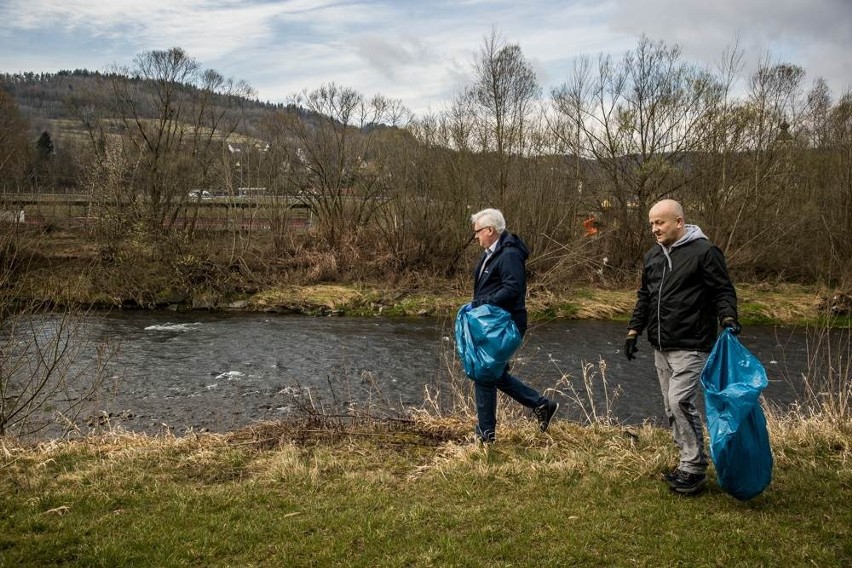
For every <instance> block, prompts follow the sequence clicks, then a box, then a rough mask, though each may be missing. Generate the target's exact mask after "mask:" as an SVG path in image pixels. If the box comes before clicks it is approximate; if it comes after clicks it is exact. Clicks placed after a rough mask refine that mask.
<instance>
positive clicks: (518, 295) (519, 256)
mask: <svg viewBox="0 0 852 568" xmlns="http://www.w3.org/2000/svg"><path fill="white" fill-rule="evenodd" d="M529 254H530V253H529V250H528V249H527V246H526V245H525V244H524V242H523V241H522V240H521V239H520V237H518V236H517V235H515V234H512V233H510V232H508V231H503V234H502V235H500V239H499V240H498V241H497V245H496V247H495V249H494V253H493V254H492V255H491V257H490V258H488V259H487V262H486V255H485V253H483V254H482V256H481V257H480V259H479V262H477V263H476V269H475V270H474V272H473V302H471V304H472V306H473V307H474V308H475V307H477V306H481V305H482V304H493V305H495V306H499V307H501V308H503V309H504V310H506V311H507V312H509V313H510V314H511V315H512V320H514V322H515V325H517V326H518V331H519V332H521V335H523V334H524V332H526V330H527V307H526V295H527V272H526V260H527V257H528V256H529ZM483 262H485V268H484V269H482V263H483ZM481 269H482V274H481V275H480V270H481Z"/></svg>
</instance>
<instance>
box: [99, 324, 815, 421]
mask: <svg viewBox="0 0 852 568" xmlns="http://www.w3.org/2000/svg"><path fill="white" fill-rule="evenodd" d="M85 330H86V331H85V333H87V334H88V336H89V337H87V339H89V340H90V341H93V342H95V343H98V342H108V343H109V345H111V346H112V347H113V348H114V349H115V353H114V354H113V356H112V358H111V360H110V362H109V366H108V375H109V377H110V378H111V380H110V381H109V384H110V388H109V389H108V390H107V391H106V392H105V393H104V394H103V396H101V397H100V398H99V400H98V401H97V408H96V409H94V412H95V414H94V415H102V416H103V415H112V416H113V420H114V421H120V422H121V424H122V426H123V427H124V428H126V429H129V430H134V431H144V432H158V431H162V430H163V429H164V428H167V429H169V430H171V431H173V432H175V433H177V434H180V433H184V432H186V431H188V430H190V429H193V430H196V431H197V430H210V431H217V432H223V431H229V430H233V429H235V428H238V427H241V426H245V425H247V424H250V423H252V422H255V421H259V420H268V419H276V418H284V417H286V416H288V415H289V414H291V413H292V412H294V410H295V407H297V406H313V407H314V408H322V409H323V410H324V411H330V410H332V409H334V408H337V409H339V408H341V407H345V406H346V405H347V404H350V403H357V404H358V405H359V406H360V407H361V408H365V407H369V408H373V407H375V408H379V407H388V406H389V407H393V408H397V409H399V408H402V407H403V406H415V407H419V406H422V405H423V403H424V399H425V393H426V388H427V387H428V388H429V389H430V390H431V392H433V393H434V392H438V391H440V392H441V393H442V396H444V397H445V398H446V395H447V391H449V390H451V388H450V382H451V381H450V373H451V372H456V373H457V372H458V370H457V367H456V369H455V371H452V367H453V365H452V363H453V361H454V360H455V358H454V352H453V340H452V335H453V333H452V321H451V320H449V319H435V318H418V319H398V318H394V319H390V318H312V317H305V316H286V315H272V314H258V313H225V314H222V313H215V314H214V313H206V312H191V313H176V312H162V311H160V312H143V311H139V312H117V313H112V314H102V315H95V316H93V317H92V319H91V320H90V322H89V324H88V326H87V327H86V328H85ZM624 334H625V324H624V323H617V322H599V321H564V320H559V321H551V322H547V323H539V324H533V325H532V326H531V327H530V330H529V331H528V333H527V336H526V339H525V343H524V345H523V346H522V348H521V349H520V350H519V351H518V353H517V357H516V360H515V362H514V366H513V373H514V374H515V375H517V376H518V377H520V378H522V379H523V380H525V381H527V382H528V383H530V384H531V385H533V386H534V387H536V388H538V389H557V390H556V392H554V393H553V396H554V398H556V399H557V400H559V401H560V402H561V403H562V404H563V407H562V410H560V417H561V418H569V419H578V420H582V419H583V418H584V417H585V416H586V415H587V414H589V413H591V412H592V411H594V412H597V413H598V414H602V413H605V412H606V411H607V408H609V410H610V411H611V413H612V416H613V417H614V418H616V419H617V420H619V421H620V422H622V423H626V424H636V423H641V422H643V421H644V420H652V421H656V422H658V423H659V422H660V421H661V418H662V416H661V407H662V399H661V396H660V393H659V389H658V386H657V379H656V373H655V371H654V368H653V356H652V351H651V348H650V346H649V345H648V344H647V343H645V342H644V339H642V340H640V351H639V353H638V354H637V358H636V360H634V361H627V360H625V359H624V357H623V355H622V353H621V348H622V343H623V337H624ZM740 339H741V341H742V342H743V344H744V345H746V347H747V348H748V349H750V350H751V351H752V352H753V353H754V354H755V355H756V356H757V357H758V358H759V359H760V360H761V361H762V362H763V364H764V366H765V367H766V370H767V374H768V375H769V378H770V384H769V387H768V388H767V389H766V391H764V395H765V396H766V398H767V399H768V400H769V401H771V402H773V403H776V404H778V405H782V406H783V405H787V404H790V403H793V402H795V401H796V399H797V397H798V396H799V393H798V387H796V386H795V385H798V384H800V383H801V379H800V376H801V373H803V372H804V371H805V370H806V367H807V363H806V360H807V351H806V345H805V343H806V342H805V337H804V333H803V332H802V331H801V330H799V331H794V330H785V329H779V328H773V327H746V329H745V330H744V331H743V333H742V335H741V336H740ZM600 361H603V362H604V363H605V373H604V374H603V375H602V374H601V372H600V367H599V362H600ZM587 363H591V364H592V365H593V371H594V373H595V376H594V382H593V386H592V396H591V400H593V401H594V402H595V404H594V405H592V404H590V403H589V400H590V399H589V397H587V396H586V394H585V388H584V385H583V366H584V364H587ZM563 375H567V376H568V377H569V378H567V379H564V380H560V379H561V378H562V377H563ZM603 377H605V379H606V388H604V383H603V381H602V378H603ZM456 383H457V384H462V385H464V384H465V383H464V381H458V380H456ZM572 389H573V390H572ZM574 393H577V394H576V396H575V394H574ZM607 398H609V401H610V402H609V403H607V402H606V401H607ZM440 399H441V398H440V397H439V400H440ZM578 400H580V401H582V402H583V404H582V405H581V404H578V402H577V401H578Z"/></svg>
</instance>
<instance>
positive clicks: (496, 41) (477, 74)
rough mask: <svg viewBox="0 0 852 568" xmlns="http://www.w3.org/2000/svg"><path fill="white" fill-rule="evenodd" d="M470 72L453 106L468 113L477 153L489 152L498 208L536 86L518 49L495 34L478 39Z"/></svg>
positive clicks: (520, 148)
mask: <svg viewBox="0 0 852 568" xmlns="http://www.w3.org/2000/svg"><path fill="white" fill-rule="evenodd" d="M473 68H474V80H473V85H471V86H470V87H468V88H467V89H466V90H465V92H464V94H463V95H462V98H461V101H460V103H459V107H460V108H466V109H468V110H469V111H470V112H471V114H472V117H473V119H474V122H473V125H474V128H475V130H474V131H473V133H474V135H475V139H476V141H477V147H478V149H479V150H480V151H482V152H483V153H491V152H493V153H494V156H495V160H496V164H495V166H496V167H495V173H496V179H495V180H494V182H493V187H492V188H489V193H490V194H491V195H495V196H496V198H497V204H496V205H498V206H500V207H504V206H505V203H506V200H507V197H508V195H507V194H508V192H509V190H510V169H511V167H512V163H513V161H516V160H517V158H518V157H519V156H523V155H524V154H525V153H526V151H527V149H528V139H527V132H526V128H527V125H528V123H529V120H530V116H531V113H532V112H533V110H534V105H535V102H536V101H537V99H538V97H539V95H540V94H541V87H540V86H539V84H538V80H537V79H536V74H535V71H533V69H532V66H531V65H530V63H529V62H528V61H527V60H526V58H525V57H524V54H523V52H522V51H521V48H520V46H519V45H517V44H509V43H506V42H504V41H503V40H502V39H501V38H500V36H499V35H498V34H497V32H496V31H492V32H491V35H490V36H489V37H487V38H485V39H484V40H483V45H482V47H481V48H480V51H479V55H478V56H477V58H476V59H475V60H474V64H473ZM515 189H517V188H515Z"/></svg>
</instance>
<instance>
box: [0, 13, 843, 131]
mask: <svg viewBox="0 0 852 568" xmlns="http://www.w3.org/2000/svg"><path fill="white" fill-rule="evenodd" d="M492 30H493V31H495V32H496V33H497V34H499V36H500V37H501V38H502V39H503V40H504V41H505V42H507V43H513V44H517V45H519V46H520V48H521V50H522V52H523V54H524V56H525V58H526V59H527V60H528V61H529V62H530V63H531V65H532V66H533V69H534V70H535V71H536V74H537V78H538V81H539V83H540V85H541V86H542V89H543V93H544V95H545V96H547V95H548V93H549V92H550V90H551V89H552V88H555V87H558V86H559V85H560V84H562V83H563V82H565V80H566V79H567V77H568V75H569V74H570V72H571V69H572V65H573V64H574V62H575V60H576V58H577V57H578V56H581V55H585V56H590V57H592V58H596V57H597V56H598V55H600V54H610V55H612V56H613V57H621V56H622V55H623V54H624V53H625V52H626V51H628V50H631V49H634V48H635V47H636V45H637V44H638V42H639V40H640V38H641V37H642V36H643V34H644V35H645V36H647V37H648V38H649V39H650V40H652V41H662V42H664V43H665V44H666V45H667V46H669V47H673V46H675V45H677V46H680V48H681V49H682V53H683V58H684V60H686V61H689V62H692V63H695V64H697V65H701V66H706V67H707V68H708V69H711V70H713V69H715V68H716V66H717V65H718V64H719V62H720V61H721V59H722V55H723V53H724V51H725V50H726V49H727V48H730V47H731V46H733V45H734V44H736V45H737V46H738V47H739V48H740V49H741V50H742V51H743V54H744V58H743V60H742V62H743V65H744V72H743V73H744V75H743V76H746V75H747V74H748V73H749V72H750V71H753V70H754V68H755V67H756V65H757V64H758V62H766V61H768V62H771V63H791V64H795V65H799V66H801V67H802V68H803V69H804V70H805V71H806V73H807V75H806V78H805V84H804V86H805V88H809V87H810V86H811V85H812V84H813V81H814V80H815V79H816V78H817V77H822V78H824V79H825V80H826V81H827V83H828V85H829V87H830V88H831V92H832V95H833V98H834V99H835V100H836V99H837V98H838V97H839V96H840V95H841V94H843V93H844V92H846V91H847V90H852V0H561V1H560V0H460V1H449V0H437V1H430V0H185V1H167V0H109V1H104V0H0V72H7V73H17V72H25V71H34V72H56V71H59V70H62V69H89V70H91V71H95V70H98V71H104V70H106V69H107V68H108V67H110V66H113V65H117V66H131V65H132V63H133V58H134V57H135V56H136V55H138V54H141V53H144V52H148V51H152V50H166V49H169V48H172V47H181V48H183V50H184V51H185V52H186V53H187V54H188V55H189V56H191V57H193V58H195V59H196V60H197V61H198V62H199V63H200V64H201V66H202V67H203V68H208V69H215V70H216V71H218V72H219V73H221V74H222V75H224V76H225V77H228V78H233V79H234V80H236V81H246V82H247V83H248V84H249V85H251V86H252V87H253V88H254V90H255V91H256V93H257V98H258V99H260V100H262V101H270V102H276V103H277V102H286V101H287V100H288V98H289V97H290V96H291V95H293V94H295V93H298V92H301V91H303V90H305V89H307V90H313V89H316V88H318V87H320V86H322V85H323V84H326V83H331V82H335V83H337V84H338V85H341V86H344V87H350V88H354V89H355V90H357V91H358V92H360V93H361V94H363V95H364V96H367V97H370V96H372V95H375V94H381V95H384V96H385V97H388V98H391V99H398V100H400V101H401V102H402V103H403V104H404V105H405V106H406V107H408V108H409V109H411V110H412V111H413V112H414V113H416V114H417V115H419V116H422V115H424V114H427V113H430V112H440V111H441V110H444V109H445V108H447V107H448V106H449V104H450V103H451V102H452V99H453V96H454V95H455V94H457V93H458V92H460V91H461V90H462V89H463V88H464V87H465V86H466V85H469V84H470V83H471V81H472V73H473V62H474V60H475V57H476V54H477V53H478V51H479V49H480V48H481V47H482V45H483V42H484V39H485V38H486V37H487V36H490V35H491V33H492Z"/></svg>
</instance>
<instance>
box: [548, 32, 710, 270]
mask: <svg viewBox="0 0 852 568" xmlns="http://www.w3.org/2000/svg"><path fill="white" fill-rule="evenodd" d="M709 84H710V79H709V77H708V76H707V74H706V73H705V72H703V71H701V70H700V69H698V68H696V67H695V66H693V65H690V64H688V63H686V62H684V61H682V60H681V53H680V49H679V48H677V47H672V48H669V47H667V46H666V45H665V44H663V43H662V42H658V43H654V42H651V41H650V40H648V39H647V38H645V37H643V38H642V39H641V40H640V41H639V44H638V46H637V47H636V49H635V50H633V51H629V52H627V53H626V54H625V55H624V57H623V58H622V59H621V60H620V61H613V59H612V58H611V57H609V56H603V55H602V56H600V57H599V58H598V64H597V68H596V69H595V70H593V69H592V66H591V64H590V62H589V60H588V59H584V58H581V59H580V60H578V63H577V64H576V65H575V69H574V73H573V75H572V76H571V77H569V79H568V81H567V82H566V83H564V84H563V85H562V86H560V87H559V88H557V89H555V90H554V91H553V93H552V94H553V100H554V110H555V113H556V115H557V118H558V120H555V121H554V123H553V124H554V126H555V127H556V128H557V129H558V131H557V132H556V134H557V136H558V137H559V139H560V140H561V141H562V142H563V143H564V144H565V145H566V146H567V147H570V148H573V149H574V152H575V155H576V156H585V157H588V158H590V159H592V160H593V161H594V164H595V171H596V172H597V174H598V176H599V177H598V179H593V180H591V182H590V183H588V184H585V185H584V188H588V189H589V190H591V191H592V192H593V194H594V195H596V196H597V198H598V202H599V207H600V209H601V210H602V211H601V213H602V214H603V216H604V219H605V222H606V223H607V228H608V231H607V234H608V236H609V238H610V239H611V243H612V246H611V247H610V248H609V251H608V256H609V259H610V261H611V263H613V264H615V265H616V266H625V267H626V266H631V265H633V264H634V263H635V262H636V260H637V259H638V258H639V257H640V253H641V251H642V250H643V249H644V247H645V246H646V237H645V235H646V233H647V231H646V220H645V214H646V212H647V207H648V205H649V204H650V203H652V202H653V201H656V200H658V199H660V198H662V197H664V196H668V195H675V194H676V193H677V192H679V191H681V190H682V189H683V187H684V185H685V183H686V182H687V181H688V179H689V178H688V174H687V172H688V168H686V167H685V166H686V163H687V160H688V157H689V156H690V153H691V152H692V151H693V150H694V149H696V148H697V147H698V145H699V142H700V139H701V136H702V134H703V133H702V132H701V131H700V129H699V125H700V124H701V120H700V119H701V117H702V116H703V113H704V111H705V102H706V99H705V96H704V95H705V91H706V89H707V88H708V86H709Z"/></svg>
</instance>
